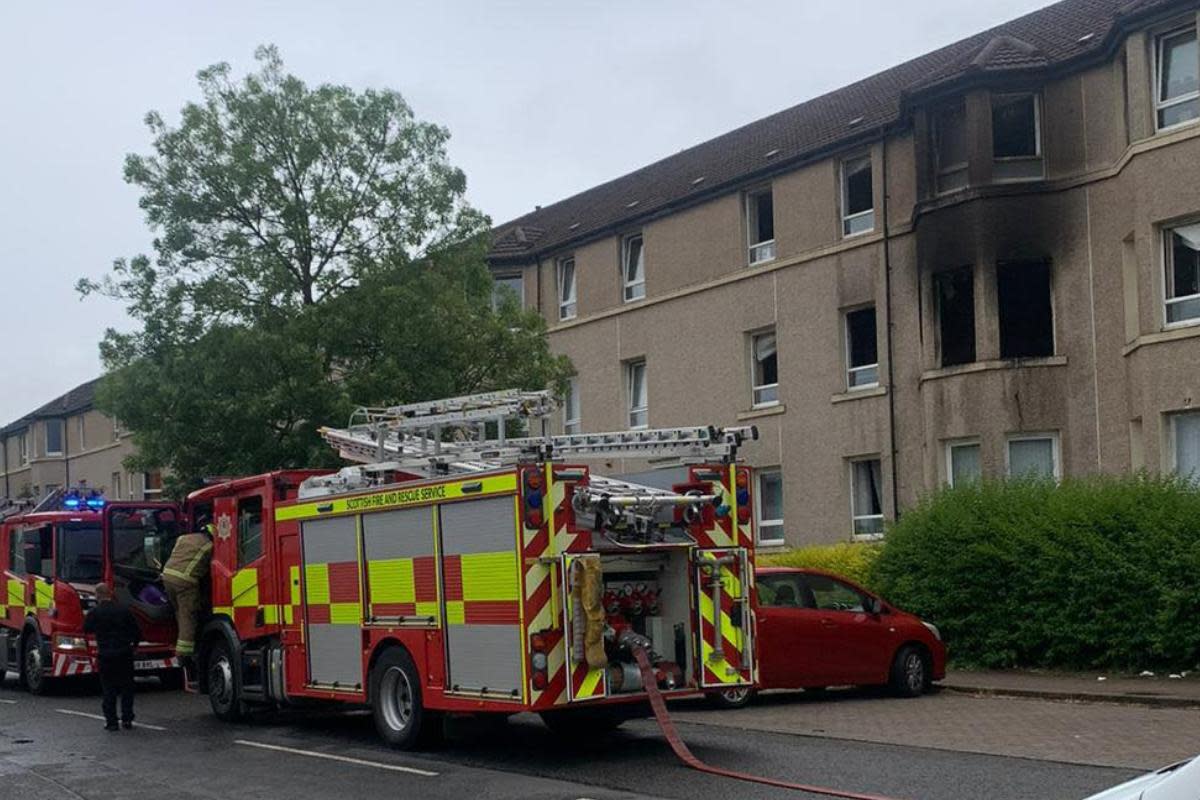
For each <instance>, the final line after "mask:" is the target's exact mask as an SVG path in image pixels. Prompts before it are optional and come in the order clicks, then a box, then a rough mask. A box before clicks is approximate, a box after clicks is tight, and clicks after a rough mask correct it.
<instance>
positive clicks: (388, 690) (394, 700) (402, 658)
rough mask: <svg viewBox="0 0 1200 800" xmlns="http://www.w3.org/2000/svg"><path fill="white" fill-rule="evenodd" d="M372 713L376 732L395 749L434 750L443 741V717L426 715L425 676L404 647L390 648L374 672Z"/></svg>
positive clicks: (433, 714)
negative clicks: (422, 677)
mask: <svg viewBox="0 0 1200 800" xmlns="http://www.w3.org/2000/svg"><path fill="white" fill-rule="evenodd" d="M370 687H371V711H372V713H373V715H374V717H375V729H376V730H377V731H379V735H380V737H382V739H383V740H384V741H385V742H387V743H388V744H389V745H391V746H392V747H395V748H397V749H400V750H410V749H413V748H416V747H431V746H433V745H436V744H437V743H438V742H439V741H440V740H441V738H442V730H443V722H444V720H443V719H442V717H441V715H440V714H438V713H436V712H431V711H426V710H425V705H424V703H423V702H422V699H421V676H420V675H419V674H418V673H417V667H416V665H415V664H414V663H413V660H412V657H411V656H410V655H409V654H408V651H407V650H405V649H404V648H403V647H389V648H388V649H387V650H385V651H384V652H383V653H381V654H380V656H379V658H378V659H377V660H376V661H375V666H373V667H372V668H371V677H370Z"/></svg>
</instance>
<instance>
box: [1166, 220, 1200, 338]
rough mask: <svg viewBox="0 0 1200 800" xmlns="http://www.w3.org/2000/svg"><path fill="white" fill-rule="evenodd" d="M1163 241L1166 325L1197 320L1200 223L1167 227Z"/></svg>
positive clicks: (1199, 306)
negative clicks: (1164, 247)
mask: <svg viewBox="0 0 1200 800" xmlns="http://www.w3.org/2000/svg"><path fill="white" fill-rule="evenodd" d="M1163 238H1164V239H1165V244H1166V249H1167V252H1166V256H1165V258H1166V268H1167V274H1166V289H1167V307H1166V320H1167V324H1168V325H1174V324H1177V323H1180V322H1192V321H1195V320H1200V223H1194V224H1192V225H1181V226H1179V227H1178V228H1169V229H1168V230H1167V231H1166V232H1165V236H1164V237H1163Z"/></svg>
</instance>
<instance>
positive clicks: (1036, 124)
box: [992, 93, 1043, 181]
mask: <svg viewBox="0 0 1200 800" xmlns="http://www.w3.org/2000/svg"><path fill="white" fill-rule="evenodd" d="M992 158H993V159H994V164H993V165H992V176H993V177H994V178H995V179H996V180H998V181H1023V180H1037V179H1039V178H1041V177H1042V176H1043V171H1042V111H1041V103H1040V102H1039V100H1038V96H1037V95H1036V94H1028V93H1027V94H999V95H994V96H993V97H992Z"/></svg>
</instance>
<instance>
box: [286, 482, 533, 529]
mask: <svg viewBox="0 0 1200 800" xmlns="http://www.w3.org/2000/svg"><path fill="white" fill-rule="evenodd" d="M464 486H470V487H472V491H469V492H465V491H463V487H464ZM475 487H478V488H475ZM516 490H517V476H516V474H514V473H507V474H505V475H493V476H490V477H484V478H469V479H467V480H460V481H455V482H454V483H439V484H432V485H427V486H414V487H412V488H410V489H392V490H390V491H386V492H376V493H374V494H366V495H360V496H358V497H347V498H344V499H340V500H320V501H317V502H315V503H301V504H299V505H294V506H290V505H288V506H280V507H278V508H276V509H275V521H276V522H283V521H285V520H292V519H314V518H318V517H327V516H331V515H333V514H343V513H345V512H347V511H379V510H382V509H385V508H404V507H406V506H413V505H422V504H426V503H433V502H436V501H439V500H457V499H459V498H463V497H487V496H488V495H492V494H504V493H506V492H515V491H516Z"/></svg>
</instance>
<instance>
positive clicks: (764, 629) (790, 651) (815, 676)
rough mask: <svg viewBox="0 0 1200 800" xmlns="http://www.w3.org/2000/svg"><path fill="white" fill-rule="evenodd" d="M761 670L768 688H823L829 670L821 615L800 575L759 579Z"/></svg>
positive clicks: (762, 679)
mask: <svg viewBox="0 0 1200 800" xmlns="http://www.w3.org/2000/svg"><path fill="white" fill-rule="evenodd" d="M757 583H758V586H757V590H758V667H759V682H760V683H761V685H762V687H763V688H764V689H799V688H803V687H805V686H820V685H823V684H824V683H825V681H826V672H827V668H826V665H825V660H824V658H823V654H822V644H821V637H822V636H823V634H824V632H823V630H822V628H821V624H820V615H819V613H818V612H817V610H816V609H815V608H814V607H813V603H812V596H811V594H809V592H808V591H807V587H806V586H805V585H804V578H803V576H802V575H801V574H800V573H799V572H774V573H764V574H760V575H759V576H758V580H757Z"/></svg>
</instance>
